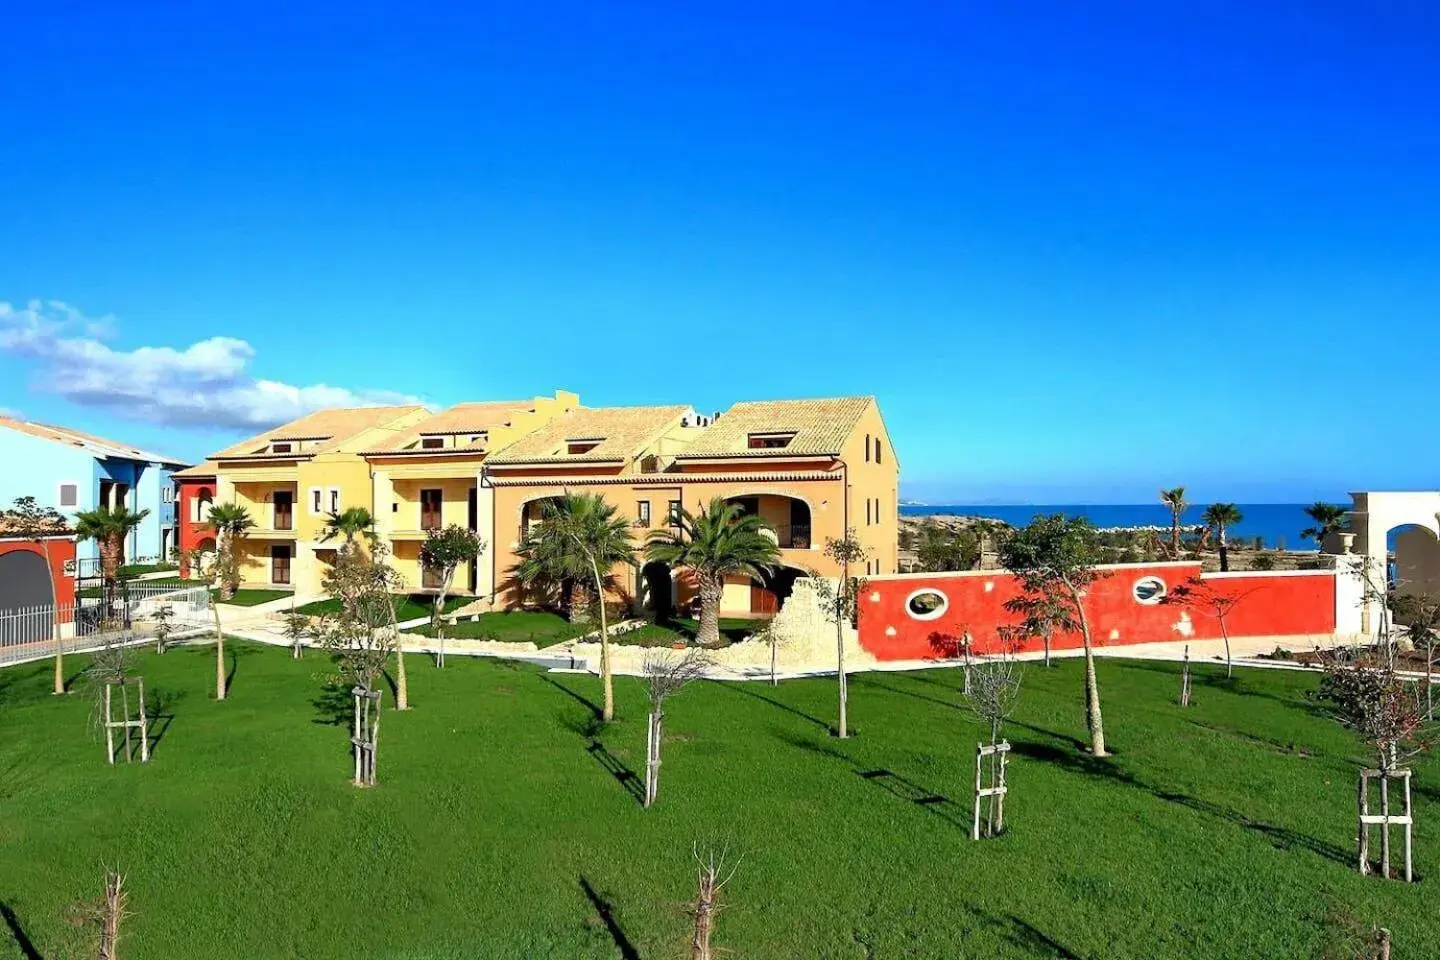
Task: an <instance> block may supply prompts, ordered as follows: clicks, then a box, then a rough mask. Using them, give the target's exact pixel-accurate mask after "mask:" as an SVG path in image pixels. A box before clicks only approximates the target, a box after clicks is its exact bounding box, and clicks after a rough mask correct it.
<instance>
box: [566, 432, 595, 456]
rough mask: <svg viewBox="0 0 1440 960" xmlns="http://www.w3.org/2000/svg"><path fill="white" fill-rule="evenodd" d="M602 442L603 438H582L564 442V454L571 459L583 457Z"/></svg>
mask: <svg viewBox="0 0 1440 960" xmlns="http://www.w3.org/2000/svg"><path fill="white" fill-rule="evenodd" d="M604 440H605V438H604V437H584V438H581V439H576V440H566V441H565V452H566V453H567V454H569V455H570V456H572V457H579V456H583V455H584V454H587V453H589V452H590V451H591V450H594V449H595V448H596V447H598V446H600V444H601V443H602V442H604Z"/></svg>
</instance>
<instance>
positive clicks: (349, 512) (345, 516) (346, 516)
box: [320, 507, 375, 546]
mask: <svg viewBox="0 0 1440 960" xmlns="http://www.w3.org/2000/svg"><path fill="white" fill-rule="evenodd" d="M359 536H364V537H365V538H366V539H367V540H374V539H375V517H374V516H373V515H371V513H370V511H369V510H366V509H365V508H364V507H346V508H345V509H344V510H340V511H331V512H330V513H329V514H328V515H327V516H326V517H325V533H324V534H323V535H322V536H321V537H320V540H321V541H322V542H324V541H327V540H333V539H335V538H336V537H344V538H345V543H346V545H347V546H348V545H350V544H353V543H354V542H355V538H356V537H359Z"/></svg>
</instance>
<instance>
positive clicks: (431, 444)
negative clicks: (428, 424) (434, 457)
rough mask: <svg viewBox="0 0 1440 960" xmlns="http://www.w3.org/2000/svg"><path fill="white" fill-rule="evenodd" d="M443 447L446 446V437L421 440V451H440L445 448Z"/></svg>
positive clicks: (422, 438) (423, 438)
mask: <svg viewBox="0 0 1440 960" xmlns="http://www.w3.org/2000/svg"><path fill="white" fill-rule="evenodd" d="M443 446H445V438H444V437H421V438H420V449H422V450H439V449H440V448H441V447H443Z"/></svg>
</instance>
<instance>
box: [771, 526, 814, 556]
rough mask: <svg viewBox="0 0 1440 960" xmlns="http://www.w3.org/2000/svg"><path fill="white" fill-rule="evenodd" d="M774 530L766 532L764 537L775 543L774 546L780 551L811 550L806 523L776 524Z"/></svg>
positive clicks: (808, 529)
mask: <svg viewBox="0 0 1440 960" xmlns="http://www.w3.org/2000/svg"><path fill="white" fill-rule="evenodd" d="M773 526H774V528H775V529H774V530H773V531H771V530H766V531H765V536H767V537H769V538H770V539H771V540H774V541H775V545H776V546H777V547H779V548H780V549H781V550H809V549H812V546H813V544H812V541H811V539H810V524H808V523H777V524H774V525H773Z"/></svg>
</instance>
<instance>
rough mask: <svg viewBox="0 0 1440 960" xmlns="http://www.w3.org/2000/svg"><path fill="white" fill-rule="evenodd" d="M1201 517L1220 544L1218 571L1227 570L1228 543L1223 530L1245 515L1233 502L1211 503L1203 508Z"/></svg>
mask: <svg viewBox="0 0 1440 960" xmlns="http://www.w3.org/2000/svg"><path fill="white" fill-rule="evenodd" d="M1203 519H1204V521H1205V526H1206V527H1208V528H1209V529H1211V530H1214V531H1215V540H1216V542H1217V543H1218V544H1219V546H1220V571H1221V572H1222V573H1225V572H1228V571H1229V570H1230V544H1229V541H1227V540H1226V539H1225V531H1226V530H1228V529H1229V528H1230V527H1233V526H1235V525H1236V524H1238V523H1239V522H1240V521H1241V520H1244V519H1245V515H1244V514H1243V513H1241V512H1240V508H1239V507H1237V506H1235V504H1233V503H1212V504H1210V506H1208V507H1206V508H1205V516H1204V518H1203Z"/></svg>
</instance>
